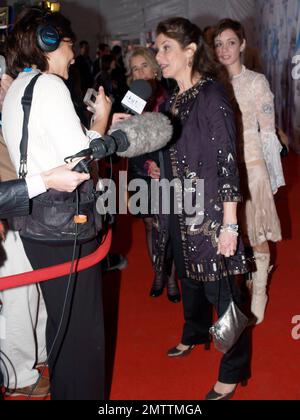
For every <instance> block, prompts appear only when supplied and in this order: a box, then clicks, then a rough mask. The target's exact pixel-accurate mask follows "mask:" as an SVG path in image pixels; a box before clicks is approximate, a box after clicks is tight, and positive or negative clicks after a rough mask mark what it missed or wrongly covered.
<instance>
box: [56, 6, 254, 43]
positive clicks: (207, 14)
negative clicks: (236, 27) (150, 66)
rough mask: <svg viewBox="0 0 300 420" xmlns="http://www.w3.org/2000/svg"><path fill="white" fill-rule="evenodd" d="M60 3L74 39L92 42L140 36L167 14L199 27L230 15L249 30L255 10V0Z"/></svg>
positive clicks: (152, 28)
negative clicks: (70, 23)
mask: <svg viewBox="0 0 300 420" xmlns="http://www.w3.org/2000/svg"><path fill="white" fill-rule="evenodd" d="M61 4H62V12H63V13H65V14H66V15H67V16H68V17H69V18H70V19H71V20H72V22H73V26H74V28H75V30H76V32H77V34H78V38H80V39H82V38H87V39H88V40H89V41H90V42H92V44H93V43H94V42H96V40H97V41H99V40H100V39H103V38H105V39H107V40H109V39H111V38H119V39H136V38H140V36H141V34H142V33H145V32H148V31H152V30H154V29H155V27H156V25H157V23H158V22H159V21H160V20H162V19H165V18H167V17H171V16H184V17H187V18H189V19H191V20H193V21H195V22H196V23H198V24H199V25H200V26H202V27H204V26H206V25H209V24H213V23H215V22H216V21H217V20H219V19H221V18H224V17H232V18H235V19H239V20H242V21H243V22H244V23H245V24H246V28H247V29H248V31H249V30H251V27H252V24H251V21H252V17H253V15H254V11H255V0H242V1H241V0H185V1H183V0H164V1H162V0H64V1H61ZM84 34H85V35H84Z"/></svg>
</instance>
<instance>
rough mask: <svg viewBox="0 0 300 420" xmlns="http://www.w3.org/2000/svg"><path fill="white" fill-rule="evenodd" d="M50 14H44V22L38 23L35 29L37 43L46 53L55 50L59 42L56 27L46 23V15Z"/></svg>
mask: <svg viewBox="0 0 300 420" xmlns="http://www.w3.org/2000/svg"><path fill="white" fill-rule="evenodd" d="M50 15H51V14H50V13H46V14H45V16H44V23H42V24H41V25H39V26H38V28H37V31H36V39H37V45H38V47H39V48H40V49H41V50H42V51H44V52H46V53H48V52H52V51H55V50H56V49H57V48H58V46H59V43H60V36H59V33H58V31H57V29H55V28H54V26H52V25H50V24H49V23H47V17H48V16H50Z"/></svg>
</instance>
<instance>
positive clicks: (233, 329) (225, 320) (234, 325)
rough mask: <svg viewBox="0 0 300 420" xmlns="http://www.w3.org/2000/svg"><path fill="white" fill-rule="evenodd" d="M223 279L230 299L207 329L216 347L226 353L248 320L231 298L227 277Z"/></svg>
mask: <svg viewBox="0 0 300 420" xmlns="http://www.w3.org/2000/svg"><path fill="white" fill-rule="evenodd" d="M225 265H226V260H225ZM225 280H226V283H227V286H228V289H229V293H230V297H231V301H230V303H229V305H228V308H227V309H226V311H225V312H224V314H223V315H222V316H220V318H219V319H218V320H217V321H216V322H215V323H214V325H213V326H212V327H211V328H210V329H209V332H210V334H211V335H212V339H213V342H214V345H215V347H216V349H217V350H219V351H220V352H222V353H227V352H228V351H229V350H230V349H231V348H232V347H233V346H234V344H235V343H236V342H237V340H238V339H239V337H240V335H241V334H242V332H243V331H244V329H245V328H246V327H247V325H248V322H249V319H248V318H247V317H246V315H244V314H243V312H242V311H241V310H240V309H239V308H238V306H237V305H236V303H235V302H234V300H233V293H232V290H231V285H230V282H229V279H228V277H226V279H225ZM221 281H222V280H221Z"/></svg>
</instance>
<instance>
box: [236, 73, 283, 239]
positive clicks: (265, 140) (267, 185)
mask: <svg viewBox="0 0 300 420" xmlns="http://www.w3.org/2000/svg"><path fill="white" fill-rule="evenodd" d="M232 85H233V89H234V93H235V96H236V100H237V102H238V104H239V107H240V111H241V113H242V125H243V130H242V131H243V135H242V136H241V138H240V140H239V153H240V160H241V182H242V186H243V195H244V206H242V208H241V211H242V213H244V214H242V218H241V220H242V223H241V224H242V230H243V235H244V237H245V238H244V239H245V240H246V241H248V242H249V243H250V245H251V246H255V245H260V244H261V243H263V242H264V241H266V240H268V241H269V240H270V241H274V242H276V241H279V240H281V228H280V222H279V219H278V215H277V211H276V207H275V203H274V198H273V194H275V193H276V192H277V190H278V188H279V187H280V186H282V185H285V182H284V176H283V171H282V165H281V158H280V151H281V148H282V147H281V144H280V142H279V140H278V138H277V136H276V132H275V113H274V96H273V94H272V92H271V91H270V87H269V83H268V81H267V79H266V78H265V76H264V75H262V74H260V73H256V72H253V71H251V70H248V69H246V67H245V66H243V67H242V72H241V73H240V74H239V75H237V76H234V77H233V79H232Z"/></svg>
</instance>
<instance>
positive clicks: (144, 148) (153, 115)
mask: <svg viewBox="0 0 300 420" xmlns="http://www.w3.org/2000/svg"><path fill="white" fill-rule="evenodd" d="M115 130H122V131H124V133H125V134H126V135H127V138H128V141H129V143H130V145H129V147H128V149H127V150H126V151H125V152H119V153H117V155H118V156H121V157H127V158H131V157H135V156H140V155H143V154H145V153H150V152H155V151H156V150H160V149H162V148H163V147H165V146H166V145H167V144H168V142H169V141H170V140H171V138H172V134H173V127H172V124H171V121H170V120H169V118H168V117H166V116H165V115H163V114H161V113H159V112H145V113H144V114H142V115H135V116H133V117H131V118H130V119H128V120H125V121H119V122H117V123H115V124H114V125H113V126H112V127H111V128H110V130H109V132H108V134H113V132H114V131H115Z"/></svg>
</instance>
